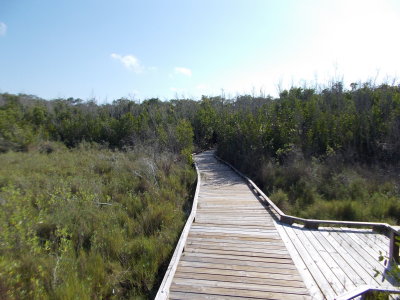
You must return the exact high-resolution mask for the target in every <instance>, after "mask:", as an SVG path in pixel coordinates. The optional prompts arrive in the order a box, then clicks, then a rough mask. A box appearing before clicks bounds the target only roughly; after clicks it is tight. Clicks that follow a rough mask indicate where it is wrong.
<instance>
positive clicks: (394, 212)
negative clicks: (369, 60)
mask: <svg viewBox="0 0 400 300" xmlns="http://www.w3.org/2000/svg"><path fill="white" fill-rule="evenodd" d="M214 111H218V107H216V108H214ZM222 114H223V118H221V117H220V118H216V119H215V122H214V123H213V126H214V128H215V129H214V132H215V135H216V136H217V141H218V154H219V155H220V156H222V158H224V159H225V160H228V161H229V162H231V163H233V164H234V165H235V166H237V167H238V168H239V169H241V170H242V171H243V172H244V173H246V174H249V175H250V176H251V177H252V178H253V179H255V181H256V182H257V183H258V184H259V185H260V186H261V187H262V188H263V189H264V190H265V191H266V193H267V194H268V195H271V198H272V200H273V201H275V202H277V204H278V205H279V206H280V207H281V208H282V209H283V210H284V211H286V212H288V213H290V214H294V215H298V216H302V217H312V218H328V219H339V220H365V221H388V222H391V223H392V224H395V223H397V224H399V223H400V186H399V182H400V181H399V177H398V176H399V175H398V174H399V161H400V87H397V86H388V85H383V86H379V87H370V86H369V85H363V86H361V87H360V88H356V86H355V85H353V90H351V91H346V90H344V89H343V86H342V85H341V84H340V83H337V84H334V85H333V86H332V87H331V88H329V89H325V90H323V91H321V92H320V93H317V92H316V91H315V90H312V89H302V88H292V89H291V90H289V91H283V92H282V93H281V94H280V97H279V98H278V99H268V98H251V97H239V98H238V99H237V100H236V101H235V102H232V103H227V104H225V105H224V109H223V111H222Z"/></svg>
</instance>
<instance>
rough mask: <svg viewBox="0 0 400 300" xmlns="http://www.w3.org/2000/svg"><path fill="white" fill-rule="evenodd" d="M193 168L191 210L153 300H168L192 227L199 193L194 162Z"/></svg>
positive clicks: (198, 182) (197, 169) (197, 170)
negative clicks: (194, 176)
mask: <svg viewBox="0 0 400 300" xmlns="http://www.w3.org/2000/svg"><path fill="white" fill-rule="evenodd" d="M194 166H195V169H196V173H197V184H196V191H195V193H194V197H193V204H192V210H191V212H190V215H189V217H188V219H187V221H186V224H185V227H184V228H183V230H182V233H181V236H180V238H179V241H178V244H177V245H176V248H175V251H174V254H173V255H172V258H171V261H170V263H169V265H168V268H167V270H166V271H165V275H164V279H163V281H162V282H161V285H160V287H159V289H158V292H157V295H156V297H155V298H154V299H156V300H165V299H168V294H169V289H170V287H171V283H172V279H173V277H174V275H175V272H176V268H177V267H178V263H179V260H180V258H181V256H182V252H183V250H184V248H185V244H186V240H187V237H188V235H189V230H190V227H191V226H192V223H193V222H194V219H195V217H196V212H197V202H198V198H199V191H200V172H199V168H198V167H197V164H196V162H194Z"/></svg>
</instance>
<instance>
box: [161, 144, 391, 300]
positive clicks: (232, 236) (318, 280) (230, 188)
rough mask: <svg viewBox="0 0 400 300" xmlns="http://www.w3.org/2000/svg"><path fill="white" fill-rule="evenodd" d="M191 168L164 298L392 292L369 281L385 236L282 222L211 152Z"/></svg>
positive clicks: (385, 243) (377, 280)
mask: <svg viewBox="0 0 400 300" xmlns="http://www.w3.org/2000/svg"><path fill="white" fill-rule="evenodd" d="M196 163H197V166H198V169H199V172H200V176H201V180H200V182H201V184H200V190H199V193H198V204H197V212H196V214H195V219H194V222H193V223H192V224H191V226H190V228H189V227H187V228H186V230H187V232H186V236H185V239H186V240H185V241H184V242H185V243H184V245H182V247H183V246H184V252H183V253H182V254H181V255H180V254H179V253H178V254H179V255H178V256H176V255H177V254H174V257H175V259H176V260H177V266H175V268H176V269H169V270H168V272H167V273H168V274H166V278H164V281H163V285H164V286H165V285H168V287H167V288H168V289H169V291H168V293H165V294H164V295H167V296H168V297H169V299H238V298H241V299H243V298H246V299H334V298H335V297H337V296H339V295H342V294H344V293H346V292H351V291H353V290H355V289H356V288H357V287H360V286H364V285H369V286H372V287H385V288H390V289H394V288H396V287H393V286H392V284H391V283H390V282H388V281H384V282H382V278H381V277H377V278H375V277H374V274H375V271H374V270H376V269H377V270H379V271H382V272H384V271H385V266H384V265H383V263H381V262H379V261H378V256H379V251H381V252H383V253H385V252H386V251H387V250H388V247H389V246H388V245H389V239H388V238H386V237H385V236H384V235H381V234H376V233H374V232H372V231H371V230H366V229H348V228H329V227H327V228H320V229H319V230H311V229H304V228H302V226H298V225H296V224H293V225H291V226H290V225H285V224H281V223H279V222H277V221H276V218H274V215H273V214H272V213H271V212H270V211H269V210H268V209H267V208H266V207H264V205H263V204H262V201H260V199H259V198H258V197H257V196H256V195H255V194H254V193H253V192H252V190H251V189H250V188H249V187H248V185H247V184H246V183H245V181H244V180H243V179H242V178H241V177H240V176H239V175H237V174H236V173H235V172H233V171H232V170H231V169H230V168H229V167H228V166H226V165H225V164H222V163H220V162H218V161H217V160H216V159H215V158H214V156H213V153H212V152H204V153H202V154H199V155H197V156H196ZM189 225H190V224H189ZM181 239H182V238H181ZM178 246H179V245H178ZM176 252H178V251H176ZM173 260H174V258H173ZM172 263H173V262H171V264H172ZM170 267H171V266H170ZM171 270H172V271H171ZM168 276H169V278H168ZM166 282H168V283H166ZM162 288H163V287H162ZM159 294H160V292H159ZM158 296H159V295H158Z"/></svg>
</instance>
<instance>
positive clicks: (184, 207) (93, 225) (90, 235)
mask: <svg viewBox="0 0 400 300" xmlns="http://www.w3.org/2000/svg"><path fill="white" fill-rule="evenodd" d="M49 146H51V147H52V149H53V151H52V152H51V153H49V154H46V153H43V152H41V151H40V150H39V151H38V150H34V151H30V152H28V153H15V152H9V153H6V154H2V155H1V158H0V159H1V161H2V166H1V168H0V186H1V192H0V199H1V200H0V206H1V210H0V228H1V230H0V245H1V247H0V294H1V295H2V297H1V298H2V299H77V298H79V299H100V298H112V297H115V298H116V299H121V298H129V297H133V296H139V295H148V296H150V295H152V294H154V291H155V290H156V289H157V284H158V281H159V279H160V278H159V276H158V275H159V274H158V273H159V271H160V272H161V276H162V272H163V271H162V270H161V269H162V267H163V266H164V267H165V264H168V262H169V258H170V255H171V252H172V251H173V249H174V245H175V243H176V241H177V239H178V237H179V232H180V230H181V229H182V227H183V224H184V222H185V219H186V214H185V212H188V210H189V203H188V202H187V201H186V200H187V199H188V198H189V194H188V192H189V191H191V188H192V185H193V183H194V178H195V174H194V171H193V169H192V168H190V166H189V165H188V164H186V163H185V162H182V161H181V162H177V156H176V155H174V154H172V153H163V154H160V153H158V154H157V155H153V154H152V149H147V151H144V149H143V150H140V151H139V150H135V151H127V152H118V151H111V150H108V149H98V147H90V146H88V145H87V144H83V145H80V146H79V147H77V148H75V149H72V150H68V149H66V148H65V147H64V146H62V145H59V144H53V143H51V145H46V147H49ZM145 153H147V154H145ZM174 161H175V163H174Z"/></svg>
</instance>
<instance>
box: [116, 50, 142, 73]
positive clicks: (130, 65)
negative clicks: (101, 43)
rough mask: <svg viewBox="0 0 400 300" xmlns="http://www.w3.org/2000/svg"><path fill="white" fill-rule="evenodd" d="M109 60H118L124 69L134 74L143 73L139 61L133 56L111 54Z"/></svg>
mask: <svg viewBox="0 0 400 300" xmlns="http://www.w3.org/2000/svg"><path fill="white" fill-rule="evenodd" d="M111 58H113V59H115V60H118V61H119V62H121V63H122V64H123V65H124V66H125V68H127V69H128V70H131V71H133V72H135V73H141V72H142V71H143V67H142V66H141V65H140V62H139V60H138V59H137V58H136V57H135V56H133V55H124V56H123V55H120V54H116V53H112V54H111Z"/></svg>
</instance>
